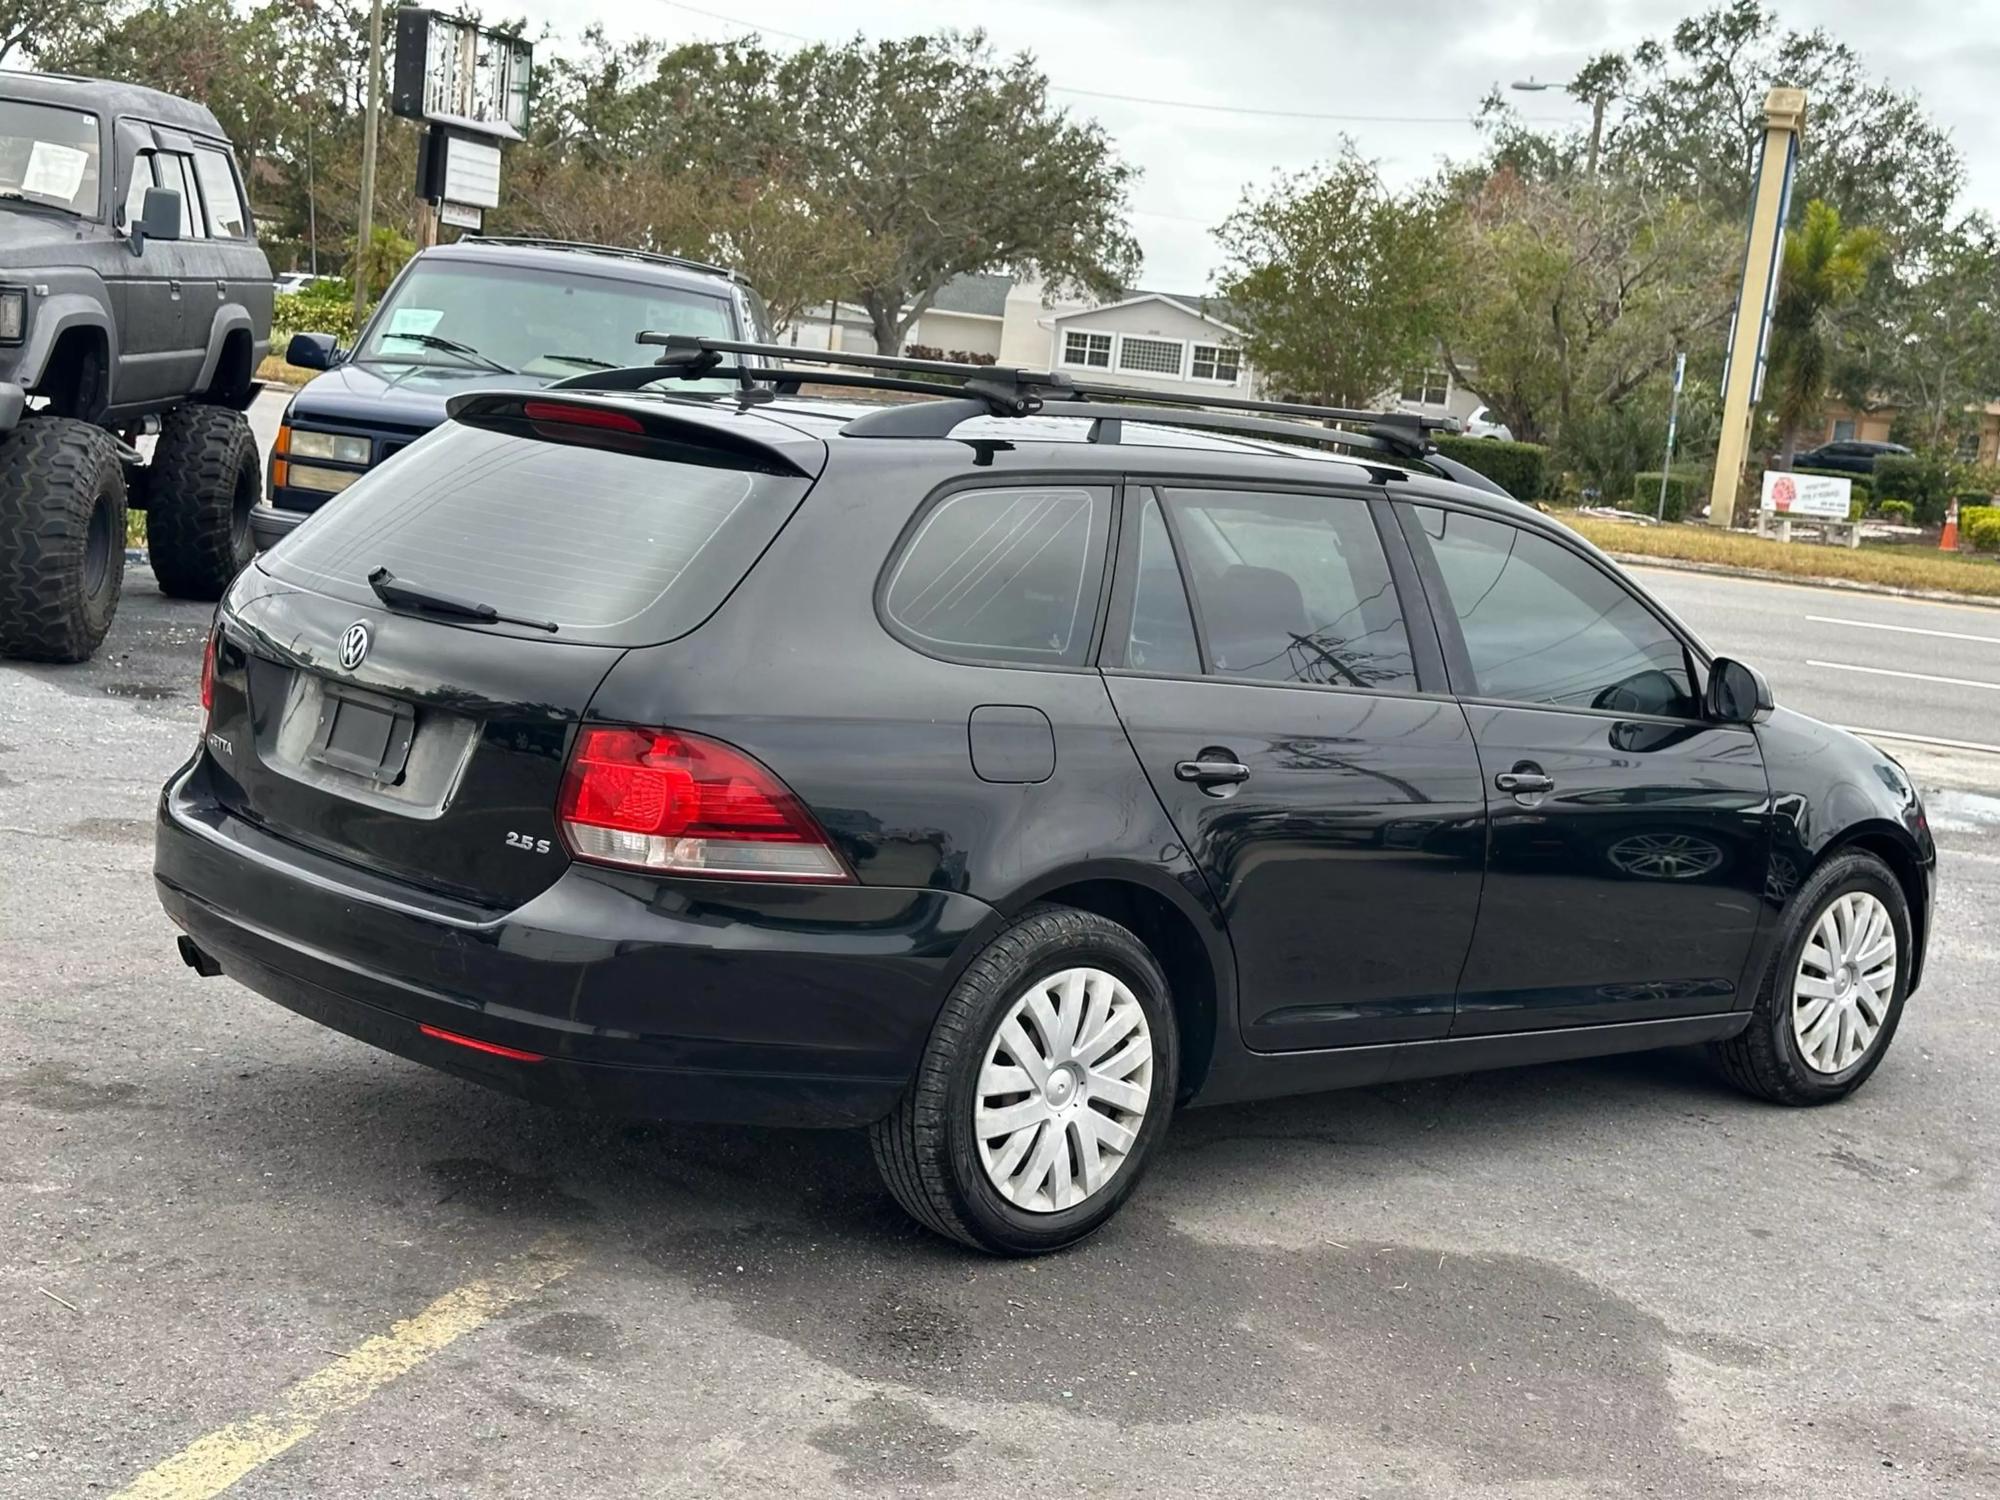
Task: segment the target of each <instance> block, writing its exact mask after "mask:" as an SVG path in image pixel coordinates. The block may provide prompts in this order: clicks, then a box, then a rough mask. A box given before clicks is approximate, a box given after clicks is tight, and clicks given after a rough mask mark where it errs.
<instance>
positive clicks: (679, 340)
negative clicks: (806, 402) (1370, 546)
mask: <svg viewBox="0 0 2000 1500" xmlns="http://www.w3.org/2000/svg"><path fill="white" fill-rule="evenodd" d="M638 342H639V343H641V344H651V345H656V346H659V347H663V348H665V349H666V350H667V351H668V353H667V355H666V356H663V357H662V361H661V362H662V363H666V362H667V361H668V359H670V358H671V357H672V356H674V355H679V356H680V357H681V358H682V359H689V358H692V357H693V356H694V355H695V354H696V353H698V352H699V351H712V352H715V353H721V354H736V355H758V356H762V357H764V358H768V359H773V360H783V361H784V362H785V363H787V364H817V365H845V366H847V367H848V368H849V369H851V370H852V369H858V370H883V371H901V372H905V373H909V372H915V373H921V374H926V375H942V376H951V377H956V378H957V379H958V380H959V381H960V382H962V385H961V392H962V394H965V395H970V396H976V397H979V398H981V399H984V400H986V401H987V402H988V404H989V406H990V407H991V408H992V410H993V412H994V414H995V415H998V416H1027V415H1029V414H1030V413H1032V412H1034V411H1037V410H1040V409H1041V408H1042V403H1043V401H1045V400H1049V399H1053V400H1065V401H1102V402H1107V403H1109V402H1116V403H1120V404H1123V403H1129V402H1136V403H1139V404H1141V405H1145V406H1153V407H1184V408H1186V409H1188V410H1190V411H1212V412H1222V411H1228V412H1245V413H1253V414H1256V415H1259V416H1272V417H1280V416H1282V417H1306V418H1311V419H1313V420H1315V421H1320V422H1335V423H1342V424H1349V425H1360V426H1363V427H1365V428H1366V429H1368V430H1370V431H1371V432H1372V433H1373V434H1374V436H1375V437H1376V438H1377V439H1378V440H1379V441H1378V442H1377V443H1376V445H1375V446H1378V447H1381V448H1383V449H1384V450H1386V451H1389V452H1397V453H1401V454H1403V455H1404V456H1406V457H1409V458H1422V457H1423V456H1424V454H1425V453H1426V452H1427V451H1428V449H1429V436H1430V434H1431V433H1433V432H1439V431H1456V430H1457V428H1458V423H1457V421H1456V420H1455V419H1454V418H1451V417H1432V416H1426V415H1424V414H1422V413H1420V412H1406V411H1389V412H1380V411H1361V410H1357V409H1354V408H1350V407H1341V406H1316V405H1312V404H1310V403H1307V402H1300V401H1257V400H1247V399H1244V398H1242V397H1237V396H1211V395H1208V394H1205V393H1187V394H1182V393H1180V392H1171V391H1151V390H1145V389H1142V388H1139V387H1135V386H1121V385H1105V384H1097V383H1087V382H1080V381H1078V380H1076V379H1075V378H1074V377H1072V376H1070V375H1068V374H1065V373H1064V372H1062V371H1060V370H1034V369H1020V368H1015V367H1012V366H1008V365H980V364H971V363H968V362H962V361H957V360H943V359H914V358H910V357H908V356H906V355H900V354H861V353H853V352H850V351H847V350H844V349H801V348H797V347H795V346H791V345H786V344H753V343H745V342H741V341H738V340H733V339H714V338H702V337H697V336H695V335H693V334H683V333H658V332H650V331H649V332H646V333H641V334H640V335H639V336H638ZM825 383H826V384H834V383H836V382H833V381H831V380H829V381H826V382H825ZM838 383H840V384H853V385H862V386H865V385H867V383H868V382H866V381H865V380H853V381H846V380H844V381H840V382H838ZM877 388H878V389H889V390H903V389H908V386H907V385H905V384H899V385H895V386H889V385H883V386H880V387H877ZM949 389H950V387H944V388H941V389H939V390H938V392H937V393H938V394H940V395H942V394H945V392H946V391H948V390H949Z"/></svg>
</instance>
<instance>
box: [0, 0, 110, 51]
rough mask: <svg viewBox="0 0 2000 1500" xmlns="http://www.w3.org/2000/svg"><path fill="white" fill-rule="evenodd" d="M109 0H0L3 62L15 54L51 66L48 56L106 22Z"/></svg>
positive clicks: (0, 41)
mask: <svg viewBox="0 0 2000 1500" xmlns="http://www.w3.org/2000/svg"><path fill="white" fill-rule="evenodd" d="M109 8H110V0H65V3H63V4H59V5H51V4H49V3H48V0H0V63H4V62H6V61H7V59H8V58H10V57H13V56H14V55H15V54H16V53H22V54H25V55H26V56H28V57H29V58H32V59H34V60H35V62H36V65H37V66H42V67H46V66H48V64H47V62H46V61H45V59H46V58H47V57H48V56H49V54H50V53H51V52H52V51H55V50H59V49H61V48H62V47H63V46H64V45H66V44H67V43H68V42H69V41H70V39H71V38H72V37H74V36H76V35H78V34H83V35H89V34H91V33H92V32H94V31H95V30H96V29H97V28H98V27H99V26H101V25H102V24H103V20H104V16H105V13H106V12H107V11H108V10H109Z"/></svg>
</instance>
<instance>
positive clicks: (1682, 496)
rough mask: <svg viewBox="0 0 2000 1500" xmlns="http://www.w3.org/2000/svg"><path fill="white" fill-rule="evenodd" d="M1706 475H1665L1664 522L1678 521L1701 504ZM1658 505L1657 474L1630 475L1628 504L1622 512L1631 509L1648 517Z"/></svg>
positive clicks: (1679, 472) (1703, 471)
mask: <svg viewBox="0 0 2000 1500" xmlns="http://www.w3.org/2000/svg"><path fill="white" fill-rule="evenodd" d="M1708 481H1709V475H1708V471H1707V470H1706V469H1676V470H1674V471H1673V472H1672V473H1670V474H1668V475H1667V504H1666V509H1665V510H1664V511H1663V512H1662V513H1661V519H1662V520H1666V521H1681V520H1685V519H1686V518H1687V513H1688V511H1689V510H1690V509H1693V508H1695V507H1697V506H1699V505H1700V504H1701V499H1702V496H1703V495H1705V494H1707V493H1708ZM1659 504H1660V471H1659V470H1658V469H1655V470H1653V472H1652V473H1650V474H1648V473H1645V472H1643V471H1642V472H1640V473H1638V474H1635V475H1633V476H1632V503H1631V504H1630V505H1628V506H1625V507H1624V509H1626V510H1635V511H1638V512H1640V513H1641V514H1643V515H1648V516H1650V515H1652V514H1653V512H1654V510H1655V509H1656V508H1657V507H1658V506H1659Z"/></svg>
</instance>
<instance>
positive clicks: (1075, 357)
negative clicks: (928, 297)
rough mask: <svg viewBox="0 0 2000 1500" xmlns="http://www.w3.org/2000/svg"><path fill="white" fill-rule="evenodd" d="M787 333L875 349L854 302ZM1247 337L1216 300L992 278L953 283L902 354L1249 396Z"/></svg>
mask: <svg viewBox="0 0 2000 1500" xmlns="http://www.w3.org/2000/svg"><path fill="white" fill-rule="evenodd" d="M783 336H784V337H785V338H786V339H787V341H789V342H791V343H793V344H797V345H799V346H800V347H802V348H815V349H846V350H851V351H854V352H857V353H859V352H873V350H874V348H875V340H874V337H873V335H872V334H871V333H870V331H869V326H868V320H867V318H866V317H865V316H863V315H862V313H861V311H860V309H858V308H855V307H852V306H850V305H847V304H836V305H835V306H832V307H818V308H814V309H813V310H812V311H810V312H809V313H806V314H804V315H802V316H801V317H800V318H799V319H798V320H797V321H796V322H795V323H794V324H793V325H792V327H791V328H790V329H788V330H787V331H786V333H785V334H784V335H783ZM1240 341H1241V334H1240V333H1239V331H1238V330H1237V329H1236V327H1235V326H1234V325H1233V324H1231V323H1230V322H1229V321H1228V319H1227V318H1226V317H1224V316H1223V315H1222V310H1221V309H1220V308H1219V307H1218V305H1217V304H1216V303H1215V301H1214V299H1212V298H1204V297H1200V296H1182V295H1178V294H1175V293H1169V292H1152V291H1145V290H1142V289H1136V288H1135V289H1133V290H1131V291H1128V292H1126V293H1125V294H1124V295H1123V296H1120V297H1117V298H1114V299H1112V300H1111V301H1108V302H1087V301H1074V300H1058V299H1053V298H1051V297H1049V296H1048V295H1047V290H1046V288H1045V287H1044V286H1043V285H1042V283H1040V282H1039V281H1034V280H1031V279H1026V278H1020V277H1014V276H1005V275H991V274H988V275H975V276H959V277H954V278H953V279H952V280H951V281H950V282H948V283H947V284H946V285H945V286H944V288H943V289H942V290H941V291H940V292H939V293H938V295H937V298H936V300H935V301H934V302H933V303H932V305H931V306H930V307H928V308H926V309H925V310H924V312H923V313H922V314H921V315H920V316H919V317H918V318H917V320H916V322H915V323H913V324H912V325H911V327H910V331H909V333H908V334H907V335H906V336H905V338H904V349H905V351H907V350H908V349H910V348H911V347H913V346H921V347H922V348H924V349H925V350H927V351H928V350H933V349H934V350H937V351H939V352H940V353H942V354H945V355H951V354H967V355H972V356H974V357H982V356H984V357H990V358H992V359H994V360H997V361H998V362H999V363H1001V364H1006V365H1016V366H1021V367H1024V368H1034V369H1051V370H1061V371H1063V372H1065V373H1066V374H1070V375H1073V376H1075V377H1076V378H1077V379H1079V380H1091V381H1097V382H1100V383H1102V384H1106V385H1129V386H1132V387H1135V388H1137V389H1142V390H1155V391H1168V392H1174V393H1177V394H1181V395H1202V394H1208V395H1216V396H1220V395H1227V394H1230V393H1231V392H1235V393H1237V394H1240V395H1252V394H1255V388H1254V376H1253V374H1252V372H1251V370H1250V368H1249V366H1248V365H1246V364H1245V363H1244V362H1243V358H1242V355H1241V353H1240V350H1239V344H1240Z"/></svg>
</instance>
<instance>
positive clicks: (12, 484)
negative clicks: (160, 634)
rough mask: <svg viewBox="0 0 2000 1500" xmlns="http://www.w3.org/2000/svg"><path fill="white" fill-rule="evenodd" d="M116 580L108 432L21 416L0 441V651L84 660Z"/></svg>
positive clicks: (119, 544)
mask: <svg viewBox="0 0 2000 1500" xmlns="http://www.w3.org/2000/svg"><path fill="white" fill-rule="evenodd" d="M124 580H125V470H124V466H123V465H122V464H121V463H120V462H119V458H118V445H117V444H116V443H115V442H114V441H113V440H112V438H111V435H110V434H109V433H107V432H104V431H102V430H101V429H99V428H96V427H92V426H91V425H89V424H88V423H87V422H75V421H71V420H69V419H68V418H66V417H49V416H31V417H29V418H27V419H26V420H25V421H23V422H22V423H21V424H20V426H18V427H16V428H15V429H14V431H13V432H11V433H8V434H6V435H4V436H0V655H4V656H12V657H17V658H19V659H21V660H24V661H87V660H88V659H89V657H90V654H91V653H92V652H93V651H95V650H96V649H97V647H98V643H99V642H101V641H102V640H103V639H104V633H105V632H106V631H107V630H109V629H110V628H111V621H112V618H113V616H115V615H116V614H117V613H118V591H119V589H120V587H121V586H122V585H123V583H124Z"/></svg>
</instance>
